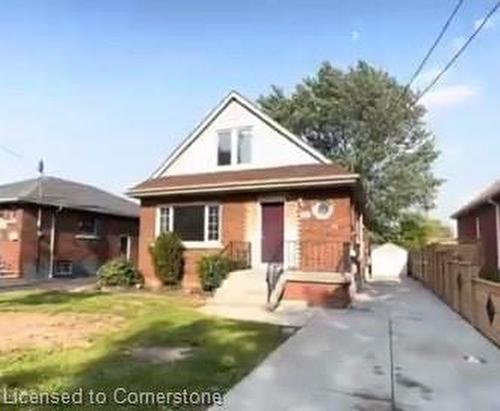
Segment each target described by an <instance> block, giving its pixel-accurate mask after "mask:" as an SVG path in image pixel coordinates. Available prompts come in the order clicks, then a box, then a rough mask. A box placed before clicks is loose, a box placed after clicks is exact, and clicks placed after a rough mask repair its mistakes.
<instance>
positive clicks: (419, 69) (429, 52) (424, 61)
mask: <svg viewBox="0 0 500 411" xmlns="http://www.w3.org/2000/svg"><path fill="white" fill-rule="evenodd" d="M463 3H464V0H458V3H457V4H456V6H455V8H454V9H453V11H452V12H451V14H450V15H449V17H448V19H447V20H446V22H445V23H444V25H443V27H441V30H440V31H439V34H438V36H437V37H436V39H435V40H434V42H433V43H432V45H431V47H430V48H429V50H427V53H425V56H424V58H423V59H422V61H421V62H420V64H419V65H418V67H417V69H416V70H415V72H414V73H413V75H412V76H411V78H410V81H408V83H406V85H405V86H404V88H403V91H401V93H399V95H398V97H397V98H396V99H395V100H394V101H393V103H392V104H390V106H389V108H390V107H392V106H393V105H397V104H398V103H399V102H400V101H401V99H402V98H403V97H405V96H406V94H407V93H408V90H410V87H411V85H412V84H413V82H414V81H415V80H416V79H417V77H418V76H419V75H420V73H421V72H422V70H423V68H424V66H425V65H426V64H427V61H428V60H429V58H430V57H431V55H432V53H433V52H434V50H435V49H436V47H437V46H438V44H439V43H440V42H441V39H442V38H443V36H444V34H445V33H446V31H447V30H448V27H449V26H450V24H451V22H452V21H453V19H454V18H455V16H456V14H457V13H458V10H460V7H462V4H463Z"/></svg>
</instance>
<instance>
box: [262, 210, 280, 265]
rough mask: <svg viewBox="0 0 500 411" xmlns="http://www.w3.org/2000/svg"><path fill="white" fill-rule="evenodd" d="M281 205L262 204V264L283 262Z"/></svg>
mask: <svg viewBox="0 0 500 411" xmlns="http://www.w3.org/2000/svg"><path fill="white" fill-rule="evenodd" d="M283 232H284V223H283V203H263V204H262V262H263V263H271V262H272V263H276V262H283V236H284V234H283Z"/></svg>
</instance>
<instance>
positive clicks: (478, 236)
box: [476, 217, 481, 240]
mask: <svg viewBox="0 0 500 411" xmlns="http://www.w3.org/2000/svg"><path fill="white" fill-rule="evenodd" d="M480 239H481V220H480V219H479V217H476V240H480Z"/></svg>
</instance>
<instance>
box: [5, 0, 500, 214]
mask: <svg viewBox="0 0 500 411" xmlns="http://www.w3.org/2000/svg"><path fill="white" fill-rule="evenodd" d="M455 4H456V1H455V0H453V1H452V0H449V1H448V0H446V1H445V0H439V1H436V0H428V1H427V0H414V1H404V2H402V1H383V0H380V1H376V2H375V1H368V0H365V1H347V0H345V1H334V0H325V1H323V0H308V1H306V0H303V1H298V0H287V1H270V0H268V1H248V2H235V1H217V0H212V1H202V0H199V1H191V0H183V1H182V2H174V1H166V0H161V1H160V0H142V1H141V0H138V1H127V0H120V1H110V0H107V1H92V0H80V1H71V0H64V1H57V0H50V1H49V0H47V1H43V0H39V1H30V0H26V1H12V0H2V1H1V2H0V56H1V57H0V58H1V63H0V144H1V145H3V146H7V147H9V148H10V149H12V150H14V151H15V152H17V153H19V154H20V155H21V156H22V157H21V158H19V157H17V156H14V155H12V154H9V153H7V152H5V151H3V150H2V149H0V183H4V182H8V181H12V180H14V179H19V178H24V177H29V176H33V175H34V174H35V169H36V162H37V160H38V158H43V159H44V160H45V163H46V170H47V173H48V174H51V175H57V176H60V177H65V178H70V179H74V180H77V181H82V182H87V183H89V184H95V185H97V186H101V187H103V188H106V189H109V190H111V191H114V192H117V193H123V192H124V191H125V190H126V188H127V187H129V186H130V185H132V184H133V183H135V182H138V181H140V180H142V179H144V178H145V177H146V176H148V174H149V173H150V172H151V171H152V170H153V169H154V168H155V167H156V166H157V165H158V164H159V163H160V162H161V160H162V159H163V158H164V157H165V156H166V155H167V154H168V152H169V151H170V149H171V148H172V147H173V146H174V145H175V144H177V143H178V142H179V141H180V140H181V139H182V138H183V137H184V136H185V135H186V133H188V132H189V131H190V130H191V129H192V128H193V127H194V125H195V124H196V123H197V122H198V121H199V120H200V119H201V117H202V116H203V115H204V114H205V113H206V112H207V111H209V110H210V109H211V108H212V107H213V106H214V104H216V103H217V102H218V101H219V100H220V99H221V98H222V97H223V96H224V95H225V94H226V93H227V92H228V91H229V90H231V89H237V90H239V91H240V92H241V93H243V94H244V95H246V96H248V97H250V98H252V99H255V98H257V97H258V96H259V94H261V93H265V92H267V91H268V90H269V87H270V85H271V84H277V85H280V86H283V87H285V89H288V90H290V89H291V88H292V87H293V86H294V85H295V84H296V83H297V82H298V81H299V80H300V79H301V78H303V77H305V76H306V75H309V74H312V73H313V72H315V70H316V69H317V68H318V66H319V64H320V63H321V62H322V61H324V60H330V61H331V62H332V63H333V64H334V65H336V66H338V67H342V68H346V67H348V66H350V65H352V64H355V63H356V61H357V60H359V59H364V60H366V61H368V62H369V63H371V64H374V65H375V66H377V67H380V68H383V69H385V70H387V71H389V72H390V73H391V74H393V75H394V76H396V77H397V78H398V79H399V80H400V81H401V82H405V81H408V80H409V78H410V77H411V74H412V73H413V71H414V69H415V67H416V66H417V65H418V63H419V62H420V60H421V59H422V57H423V55H424V54H425V52H426V51H427V49H428V47H429V46H430V44H431V42H432V41H433V39H434V38H435V36H436V34H437V32H438V31H439V29H440V28H441V26H442V24H443V23H444V21H445V20H446V18H447V17H448V15H449V14H450V12H451V10H452V8H453V7H454V5H455ZM493 4H494V0H485V1H467V0H466V1H465V4H464V6H463V7H462V9H461V10H460V12H459V13H458V16H457V18H456V20H455V21H454V23H453V24H452V27H451V28H450V30H449V31H448V33H447V35H446V37H445V38H444V39H443V41H442V43H441V45H440V47H439V49H438V50H437V51H436V53H435V55H434V56H433V57H432V58H431V60H430V61H429V63H428V65H427V67H426V68H425V69H424V72H423V74H422V76H421V77H420V78H419V79H418V81H417V86H418V85H420V86H423V85H425V84H426V81H428V80H429V79H430V78H432V76H433V74H435V73H436V72H437V71H438V70H439V69H440V68H441V67H442V66H443V65H444V64H445V63H446V62H447V61H448V59H449V58H450V57H451V55H452V54H453V52H454V50H456V48H457V47H459V46H460V45H461V44H462V43H463V41H464V38H466V37H467V36H468V35H469V34H470V33H471V32H472V31H473V30H474V26H475V25H476V24H478V21H479V19H481V17H483V16H484V15H485V13H486V11H487V10H488V9H489V8H491V7H492V5H493ZM499 48H500V13H499V15H496V16H495V18H494V19H493V20H492V22H491V23H489V24H488V25H487V26H486V27H485V29H484V30H483V32H482V33H481V34H480V36H479V37H478V38H477V39H476V41H475V42H474V43H473V44H472V45H471V46H470V48H469V49H468V50H467V51H466V53H465V54H464V56H463V57H462V58H461V59H460V60H459V61H458V63H457V64H456V65H455V66H454V68H453V69H452V70H451V71H449V72H448V73H447V75H446V76H445V78H444V80H443V81H442V82H441V83H439V85H438V86H437V87H436V88H435V89H434V90H433V92H432V93H430V94H429V95H428V96H427V97H426V99H425V101H424V103H425V104H426V105H427V107H428V110H429V113H428V115H427V121H428V124H429V128H430V129H431V130H432V131H433V132H434V133H435V135H436V137H437V142H438V146H439V148H440V149H441V151H442V155H441V157H440V159H439V161H438V162H437V164H436V173H437V174H438V175H439V176H440V177H442V178H445V179H446V180H447V181H446V183H445V184H444V185H443V187H442V188H441V191H440V194H439V197H438V200H437V203H438V208H437V210H436V211H434V214H435V215H437V216H439V217H440V218H443V219H445V218H447V217H448V216H449V214H450V213H451V212H452V211H453V210H454V209H456V208H457V207H459V206H460V205H461V204H462V203H463V202H464V201H466V200H467V199H468V198H469V197H470V196H471V195H473V194H474V193H476V192H477V191H480V190H481V189H482V188H484V186H486V185H487V184H489V183H490V182H491V181H493V180H494V179H496V178H499V177H500V161H499V157H500V101H499V99H498V96H499V95H500V77H499V76H498V73H500V52H499Z"/></svg>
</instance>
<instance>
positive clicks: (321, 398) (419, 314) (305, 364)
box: [220, 280, 500, 411]
mask: <svg viewBox="0 0 500 411" xmlns="http://www.w3.org/2000/svg"><path fill="white" fill-rule="evenodd" d="M360 300H361V301H360V302H357V303H356V307H355V308H354V309H350V310H345V311H333V310H320V311H318V312H317V313H316V315H315V316H314V317H313V318H312V319H311V320H310V321H309V322H308V324H307V325H306V326H305V327H304V328H303V329H302V330H300V331H299V332H298V333H297V334H296V335H295V336H293V337H292V338H290V339H289V340H288V341H287V342H286V343H285V344H283V345H282V346H281V347H280V348H279V349H278V350H276V351H275V352H274V353H273V354H271V355H270V356H269V357H268V358H267V359H266V360H265V361H264V362H263V363H262V364H261V365H260V366H259V367H257V368H256V369H255V370H254V371H253V372H252V373H251V374H250V375H249V376H247V377H246V378H245V379H244V380H243V381H241V382H240V383H239V384H238V385H237V386H235V387H234V388H233V389H232V390H231V391H230V392H229V394H228V395H227V396H226V399H225V404H224V406H223V407H221V408H220V409H225V410H234V411H244V410H252V411H253V410H272V411H279V410H286V411H292V410H293V411H295V410H296V411H299V410H300V411H306V410H307V411H320V410H325V411H326V410H329V411H331V410H358V411H362V410H366V411H377V410H436V411H437V410H439V411H446V410H453V411H456V410H481V411H489V410H492V411H493V410H500V396H499V395H498V391H499V390H500V351H499V350H498V349H497V348H496V347H495V346H494V345H493V344H492V343H490V342H489V341H488V340H487V339H486V338H484V337H483V336H482V335H480V334H479V333H478V332H477V331H476V330H475V329H474V328H472V327H471V326H470V325H469V324H468V323H466V322H465V321H464V320H462V318H461V317H460V316H458V315H457V314H455V313H454V312H453V311H451V310H450V309H449V308H448V307H447V306H446V305H444V304H443V303H442V302H441V301H439V300H438V299H437V298H436V297H435V296H434V295H433V294H431V293H430V292H429V291H427V290H425V289H424V288H422V287H421V286H420V285H419V284H418V283H416V282H414V281H413V280H406V281H404V282H403V283H401V284H398V285H376V286H375V285H372V286H370V287H369V288H368V289H367V290H366V292H365V293H364V294H362V295H361V296H360ZM466 356H473V357H475V358H477V359H478V360H479V361H480V362H475V361H472V362H470V361H466V360H465V359H464V357H466ZM483 361H484V362H483Z"/></svg>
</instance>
